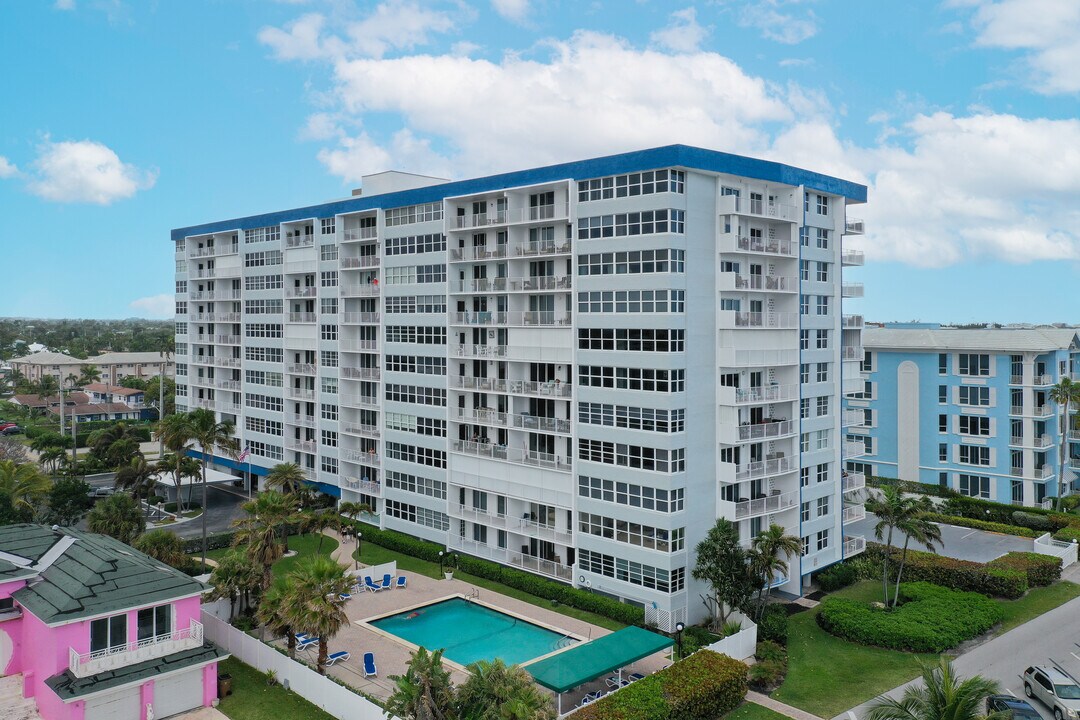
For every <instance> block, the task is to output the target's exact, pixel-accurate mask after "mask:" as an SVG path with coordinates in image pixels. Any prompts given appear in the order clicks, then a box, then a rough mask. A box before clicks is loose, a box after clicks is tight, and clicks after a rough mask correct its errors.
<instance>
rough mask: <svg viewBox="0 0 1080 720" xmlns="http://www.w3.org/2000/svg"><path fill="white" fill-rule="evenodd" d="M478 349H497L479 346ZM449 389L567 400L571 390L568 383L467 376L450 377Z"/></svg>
mask: <svg viewBox="0 0 1080 720" xmlns="http://www.w3.org/2000/svg"><path fill="white" fill-rule="evenodd" d="M479 347H497V346H490V345H481V346H479ZM450 387H452V388H460V389H462V390H484V391H487V392H497V393H506V392H509V393H512V394H514V395H532V396H540V397H557V398H569V397H570V395H571V393H572V388H571V386H570V384H569V383H563V382H556V381H554V380H547V381H544V382H538V381H534V380H502V379H499V378H477V377H471V376H468V375H454V376H451V377H450Z"/></svg>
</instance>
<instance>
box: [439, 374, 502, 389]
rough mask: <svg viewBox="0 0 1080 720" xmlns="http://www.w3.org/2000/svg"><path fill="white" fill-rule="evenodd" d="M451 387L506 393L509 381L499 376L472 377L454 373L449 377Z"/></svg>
mask: <svg viewBox="0 0 1080 720" xmlns="http://www.w3.org/2000/svg"><path fill="white" fill-rule="evenodd" d="M449 381H450V387H452V388H460V389H462V390H485V391H487V392H497V393H504V392H506V391H507V381H506V380H502V379H499V378H484V377H470V376H467V375H452V376H450V378H449Z"/></svg>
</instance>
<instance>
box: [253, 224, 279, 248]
mask: <svg viewBox="0 0 1080 720" xmlns="http://www.w3.org/2000/svg"><path fill="white" fill-rule="evenodd" d="M280 239H281V227H280V226H277V225H275V226H272V227H261V228H252V229H250V230H245V231H244V243H245V244H246V243H256V242H274V241H275V240H280Z"/></svg>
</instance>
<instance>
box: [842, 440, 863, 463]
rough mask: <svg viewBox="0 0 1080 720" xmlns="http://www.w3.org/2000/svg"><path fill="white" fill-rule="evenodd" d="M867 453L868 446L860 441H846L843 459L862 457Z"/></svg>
mask: <svg viewBox="0 0 1080 720" xmlns="http://www.w3.org/2000/svg"><path fill="white" fill-rule="evenodd" d="M865 454H866V446H865V445H863V444H862V443H860V442H845V443H844V453H843V459H844V460H849V459H851V458H857V457H862V456H863V455H865Z"/></svg>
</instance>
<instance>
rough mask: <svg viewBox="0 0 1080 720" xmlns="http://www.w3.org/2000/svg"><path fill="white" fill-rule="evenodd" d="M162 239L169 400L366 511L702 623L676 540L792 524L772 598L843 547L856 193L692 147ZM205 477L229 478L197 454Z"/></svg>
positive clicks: (440, 186) (409, 185) (854, 339)
mask: <svg viewBox="0 0 1080 720" xmlns="http://www.w3.org/2000/svg"><path fill="white" fill-rule="evenodd" d="M364 185H365V187H364V193H363V195H361V196H359V197H354V198H351V199H347V200H342V201H338V202H333V203H329V204H326V205H321V206H315V207H306V208H300V209H296V210H287V211H284V212H278V213H273V214H270V215H264V216H256V217H248V218H242V219H236V220H227V221H222V222H216V223H212V224H208V225H201V226H196V227H189V228H181V229H177V230H174V231H173V233H172V238H173V240H174V241H175V243H176V292H177V295H176V311H177V337H176V356H177V406H178V409H188V408H195V407H204V408H209V409H213V410H215V411H216V412H217V413H218V414H219V415H220V416H221V417H222V418H223V419H227V420H230V421H233V422H235V423H236V426H237V429H238V435H239V436H240V439H241V445H242V446H243V447H248V448H250V451H251V455H250V457H249V458H248V460H249V462H250V463H251V465H252V468H251V469H252V470H253V471H254V472H255V473H256V474H265V472H266V469H267V468H269V467H272V466H273V465H274V464H276V463H279V462H283V461H290V462H296V463H299V464H300V465H302V466H303V467H305V468H307V469H308V471H309V477H310V478H311V479H312V480H313V481H314V482H317V483H318V484H319V487H320V488H321V489H322V490H323V491H325V492H328V493H331V494H333V495H339V496H340V497H341V498H342V499H345V500H354V501H364V502H368V503H370V504H372V505H373V506H374V507H375V508H376V509H377V511H378V517H379V520H378V521H379V522H380V523H381V525H382V526H383V527H386V528H393V529H396V530H401V531H404V532H407V533H410V534H412V535H416V536H419V537H424V538H427V539H430V540H434V541H436V542H440V543H445V544H447V546H448V547H449V548H450V549H451V550H454V551H457V552H463V553H468V554H472V555H477V556H481V557H486V558H490V559H492V560H495V561H498V562H501V563H506V564H508V565H512V566H515V567H518V568H522V569H524V570H528V571H530V572H534V573H538V574H541V575H545V576H548V577H551V578H556V579H559V580H562V581H564V582H568V583H572V584H574V585H575V586H583V587H589V588H591V589H592V590H593V591H595V592H600V593H604V594H608V595H611V596H614V597H619V598H623V599H626V600H628V601H631V602H635V603H639V604H641V605H643V606H644V607H645V608H646V612H647V618H648V619H649V621H650V622H655V623H656V624H657V625H659V626H660V627H662V628H664V629H672V628H673V627H674V624H675V622H677V621H679V620H690V621H693V620H696V619H698V618H699V617H700V616H701V615H702V614H703V612H704V608H703V606H702V604H701V601H700V598H699V595H700V594H702V593H703V592H705V588H704V587H703V586H702V585H701V584H700V583H698V582H697V581H695V580H693V579H692V577H691V572H690V571H691V569H692V568H693V566H694V562H695V556H694V547H695V546H696V545H697V543H698V542H699V541H700V540H701V539H702V538H703V537H704V535H705V533H706V532H707V531H708V529H709V528H710V527H711V526H712V525H713V523H714V522H715V519H716V518H717V517H720V516H723V517H727V518H730V519H731V520H733V521H735V522H736V523H737V524H738V526H739V529H740V533H741V536H742V538H743V539H744V541H745V542H747V543H749V541H750V539H751V538H752V537H753V536H754V535H755V534H757V533H758V532H759V531H761V530H763V529H765V528H767V527H768V525H769V524H770V523H771V522H774V523H778V524H780V525H783V526H785V527H786V528H787V529H788V531H789V532H791V533H797V534H798V535H799V536H800V537H802V538H803V539H804V540H805V545H806V553H805V555H804V557H802V558H801V559H799V558H793V559H792V572H791V573H790V576H791V577H790V579H787V578H778V580H777V584H778V585H779V586H780V587H781V589H783V590H786V591H789V592H791V593H796V594H797V593H800V592H801V583H800V580H801V579H803V578H804V577H805V576H806V575H808V574H809V573H811V572H813V571H815V570H818V569H821V568H823V567H825V566H827V565H829V564H831V563H834V562H836V561H838V560H840V559H841V558H842V557H844V556H850V555H853V554H855V553H857V552H860V551H861V550H862V548H863V545H864V542H863V539H862V538H857V537H847V536H845V534H844V523H845V522H848V521H851V520H853V519H857V518H859V517H862V514H863V511H862V508H861V507H860V506H858V505H856V504H855V497H856V496H855V495H852V494H850V492H848V491H853V490H857V489H858V488H859V487H861V484H860V483H859V480H860V479H859V478H856V477H854V476H851V477H849V478H847V479H846V480H844V481H842V479H841V467H842V465H843V463H844V462H845V460H848V459H851V458H853V457H855V456H857V454H858V453H859V452H861V449H860V448H859V447H858V446H856V445H855V444H845V443H843V441H842V440H843V429H842V422H841V409H842V407H841V404H842V393H843V391H858V390H861V389H862V378H861V375H860V373H859V368H858V361H859V359H860V358H861V357H862V350H861V343H860V340H859V334H860V330H861V327H862V319H861V318H860V317H858V316H845V315H843V313H842V303H843V299H844V298H847V297H855V296H861V294H862V293H861V290H862V287H861V285H855V284H846V283H842V270H841V268H842V267H844V266H850V265H861V264H862V255H861V254H860V253H857V252H854V251H849V250H845V249H844V248H843V247H842V241H841V238H842V236H843V235H844V234H845V233H856V232H858V233H861V231H862V225H861V223H860V222H858V221H853V220H850V219H848V218H847V217H846V206H847V205H848V204H849V203H853V202H856V203H857V202H863V201H865V198H866V188H865V187H863V186H861V185H856V184H853V183H849V182H845V181H842V180H838V179H836V178H832V177H827V176H824V175H819V174H816V173H812V172H807V171H804V170H800V169H797V168H792V167H788V166H784V165H780V164H777V163H772V162H764V161H759V160H753V159H750V158H744V157H739V156H734V155H728V154H724V153H718V152H712V151H708V150H701V149H698V148H691V147H686V146H669V147H662V148H655V149H652V150H646V151H642V152H635V153H628V154H624V155H616V156H611V157H605V158H598V159H593V160H585V161H581V162H574V163H567V164H564V165H558V166H552V167H546V168H535V169H531V170H526V171H522V172H515V173H507V174H503V175H497V176H493V177H488V178H480V179H474V180H465V181H460V182H446V181H442V180H438V179H434V178H423V177H420V176H415V175H405V174H400V173H382V174H380V175H378V176H372V177H369V178H365V180H364ZM215 464H216V465H218V466H219V467H232V468H234V469H237V470H242V469H244V468H245V467H246V466H240V465H238V464H237V463H235V462H232V461H229V460H227V459H223V458H216V459H215Z"/></svg>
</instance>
